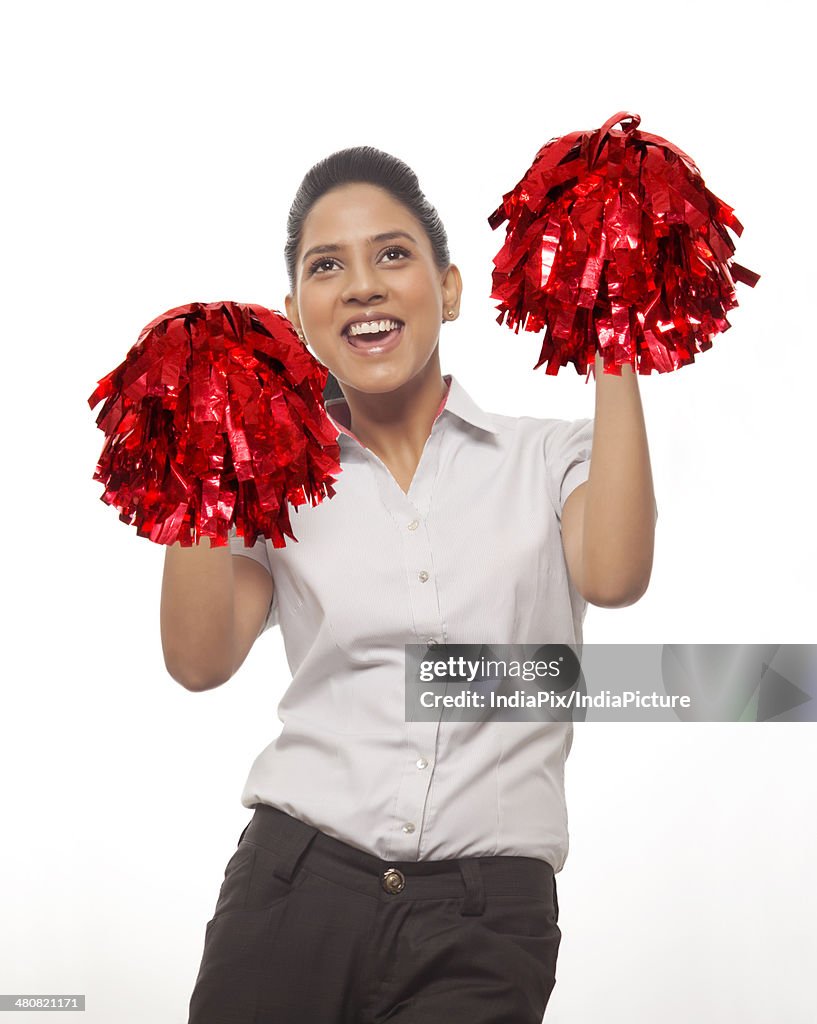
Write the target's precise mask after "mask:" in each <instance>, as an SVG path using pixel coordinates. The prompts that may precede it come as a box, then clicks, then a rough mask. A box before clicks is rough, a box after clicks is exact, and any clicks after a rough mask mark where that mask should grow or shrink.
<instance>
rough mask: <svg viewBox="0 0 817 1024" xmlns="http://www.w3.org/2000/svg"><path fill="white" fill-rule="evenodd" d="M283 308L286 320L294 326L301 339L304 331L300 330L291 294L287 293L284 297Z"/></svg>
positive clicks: (295, 306) (296, 310)
mask: <svg viewBox="0 0 817 1024" xmlns="http://www.w3.org/2000/svg"><path fill="white" fill-rule="evenodd" d="M284 309H285V310H286V315H287V320H289V322H290V323H291V324H292V326H293V327H294V328H295V331H296V333H297V335H298V337H299V338H301V339H303V336H304V333H303V331H302V330H301V321H300V318H299V317H298V309H297V304H296V302H295V299H294V298H293V297H292V296H291V295H287V296H286V298H285V299H284Z"/></svg>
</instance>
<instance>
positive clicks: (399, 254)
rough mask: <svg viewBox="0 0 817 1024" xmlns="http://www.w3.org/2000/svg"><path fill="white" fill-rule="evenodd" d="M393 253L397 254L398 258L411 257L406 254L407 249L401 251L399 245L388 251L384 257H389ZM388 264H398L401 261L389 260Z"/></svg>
mask: <svg viewBox="0 0 817 1024" xmlns="http://www.w3.org/2000/svg"><path fill="white" fill-rule="evenodd" d="M392 253H397V255H398V256H408V255H409V254H408V253H407V252H406V250H405V249H401V248H400V246H399V245H394V246H392V247H391V249H386V251H385V252H384V253H383V255H384V256H389V255H391V254H392ZM386 262H387V263H398V262H399V260H387V261H386Z"/></svg>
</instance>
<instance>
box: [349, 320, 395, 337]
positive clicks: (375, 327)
mask: <svg viewBox="0 0 817 1024" xmlns="http://www.w3.org/2000/svg"><path fill="white" fill-rule="evenodd" d="M399 326H400V325H399V324H398V323H397V321H396V320H367V321H366V323H361V324H352V325H351V326H350V327H349V334H350V335H351V336H352V337H355V336H357V335H358V334H379V333H381V332H382V331H395V330H397V328H398V327H399Z"/></svg>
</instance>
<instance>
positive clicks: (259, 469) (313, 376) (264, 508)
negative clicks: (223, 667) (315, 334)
mask: <svg viewBox="0 0 817 1024" xmlns="http://www.w3.org/2000/svg"><path fill="white" fill-rule="evenodd" d="M327 375H328V370H327V369H326V367H324V366H323V365H322V364H321V363H319V362H318V361H317V360H316V359H314V358H313V356H312V355H311V354H310V352H309V351H308V349H307V348H306V346H305V345H304V344H303V342H302V341H301V340H300V339H299V338H298V336H297V334H296V333H295V330H294V328H293V327H292V324H291V323H290V322H289V320H288V319H287V318H286V317H285V316H284V315H283V314H281V313H278V312H277V311H275V310H270V309H265V308H264V307H263V306H256V305H251V304H245V303H240V302H210V303H201V302H191V303H188V304H187V305H184V306H177V307H176V308H175V309H171V310H168V312H166V313H163V314H162V315H161V316H159V317H157V318H156V319H155V320H152V321H151V322H150V323H149V324H148V325H147V326H146V327H145V328H143V330H142V332H141V333H140V335H139V338H138V340H137V342H136V344H135V345H134V346H133V348H132V349H131V350H130V352H128V354H127V356H126V358H125V360H124V362H122V363H121V364H120V365H119V366H117V367H116V369H115V370H112V371H111V372H110V373H109V374H108V375H107V376H105V377H103V378H102V380H100V381H99V384H98V386H97V388H96V390H95V391H94V393H93V394H92V395H91V397H90V398H89V399H88V404H89V405H90V407H91V408H92V409H93V408H94V406H95V405H96V404H97V403H98V402H100V401H101V400H102V399H104V400H105V404H104V405H103V407H102V409H101V411H100V413H99V416H98V417H97V421H96V422H97V425H98V426H99V427H100V429H101V430H103V431H104V432H105V434H106V441H105V445H104V448H103V450H102V455H101V456H100V459H99V463H98V465H97V467H96V472H95V473H94V477H93V479H94V480H99V481H101V482H102V483H103V484H104V485H105V493H104V494H103V495H101V500H102V501H104V502H106V503H107V504H109V505H112V506H114V507H116V508H118V509H119V512H120V515H119V518H120V519H121V520H122V521H123V522H126V523H129V524H131V525H135V526H136V530H137V533H138V534H139V535H140V536H142V537H147V538H148V539H150V540H152V541H154V542H155V543H157V544H173V543H175V542H176V541H178V542H179V543H180V544H181V545H182V546H183V547H191V546H192V545H193V544H198V543H199V542H200V540H201V538H203V537H208V538H209V539H210V545H211V546H212V547H223V546H224V545H225V544H227V542H228V533H229V530H230V528H231V527H232V526H233V525H235V527H236V533H237V534H238V535H239V536H243V537H244V544H245V546H247V547H250V546H252V545H253V544H254V543H255V541H256V540H257V538H258V536H259V535H262V536H264V537H267V538H269V539H270V540H271V541H272V542H273V544H274V546H275V547H276V548H280V547H284V546H285V543H286V542H285V540H284V536H287V537H290V538H291V539H292V540H295V541H297V538H296V537H294V536H293V534H292V530H291V526H290V521H289V510H288V505H289V504H291V505H293V506H294V507H295V508H296V510H297V507H298V506H299V505H303V504H305V503H306V501H307V500H309V501H311V502H312V504H313V505H316V504H318V503H319V502H320V501H322V500H323V498H324V497H329V498H331V497H332V496H333V495H334V493H335V491H334V488H333V487H332V484H333V483H334V482H335V477H336V476H337V475H338V474H339V473H340V462H339V458H340V448H339V445H338V443H337V430H336V429H334V428H333V427H332V424H331V422H330V420H329V418H328V416H327V414H326V411H325V409H324V406H323V388H324V386H325V384H326V379H327Z"/></svg>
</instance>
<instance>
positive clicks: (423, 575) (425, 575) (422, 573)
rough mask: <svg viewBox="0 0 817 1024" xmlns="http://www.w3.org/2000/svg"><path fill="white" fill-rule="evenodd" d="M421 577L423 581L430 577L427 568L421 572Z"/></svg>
mask: <svg viewBox="0 0 817 1024" xmlns="http://www.w3.org/2000/svg"><path fill="white" fill-rule="evenodd" d="M419 578H420V582H421V583H425V581H426V580H427V579H428V573H427V572H426V571H425V569H423V571H422V572H421V573H420V574H419Z"/></svg>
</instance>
